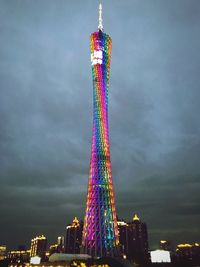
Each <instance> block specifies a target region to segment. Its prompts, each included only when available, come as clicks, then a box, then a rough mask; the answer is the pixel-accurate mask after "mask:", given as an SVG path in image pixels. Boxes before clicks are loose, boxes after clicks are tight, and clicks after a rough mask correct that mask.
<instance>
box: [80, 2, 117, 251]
mask: <svg viewBox="0 0 200 267" xmlns="http://www.w3.org/2000/svg"><path fill="white" fill-rule="evenodd" d="M111 47H112V40H111V38H110V36H109V35H108V34H106V33H104V31H103V25H102V6H101V4H100V6H99V27H98V31H97V32H94V33H92V34H91V36H90V49H91V62H92V78H93V130H92V149H91V160H90V169H89V180H88V192H87V203H86V212H85V218H84V229H83V239H82V247H83V252H84V253H86V254H89V255H92V256H106V255H114V254H117V247H118V244H119V238H118V227H117V218H116V209H115V195H114V188H113V180H112V167H111V160H110V145H109V131H108V90H109V80H110V60H111Z"/></svg>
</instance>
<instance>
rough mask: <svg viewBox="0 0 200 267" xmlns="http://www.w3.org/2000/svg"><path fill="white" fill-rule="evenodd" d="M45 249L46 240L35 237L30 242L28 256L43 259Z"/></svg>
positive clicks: (41, 237)
mask: <svg viewBox="0 0 200 267" xmlns="http://www.w3.org/2000/svg"><path fill="white" fill-rule="evenodd" d="M46 248H47V239H46V237H45V236H44V235H40V236H36V237H35V238H33V239H32V240H31V252H30V256H31V257H35V256H39V257H41V258H42V259H44V258H45V252H46Z"/></svg>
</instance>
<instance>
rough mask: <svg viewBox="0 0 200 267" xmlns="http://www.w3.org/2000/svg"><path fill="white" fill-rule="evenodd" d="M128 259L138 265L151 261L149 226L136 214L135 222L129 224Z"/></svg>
mask: <svg viewBox="0 0 200 267" xmlns="http://www.w3.org/2000/svg"><path fill="white" fill-rule="evenodd" d="M127 258H128V259H129V260H132V261H133V262H135V263H136V264H143V263H147V262H148V261H149V253H148V233H147V226H146V223H144V222H142V221H141V220H140V218H139V217H138V215H137V214H134V216H133V221H132V222H130V223H128V250H127Z"/></svg>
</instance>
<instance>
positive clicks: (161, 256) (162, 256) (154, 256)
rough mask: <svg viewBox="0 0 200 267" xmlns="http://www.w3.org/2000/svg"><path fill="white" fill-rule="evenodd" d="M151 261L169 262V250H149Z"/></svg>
mask: <svg viewBox="0 0 200 267" xmlns="http://www.w3.org/2000/svg"><path fill="white" fill-rule="evenodd" d="M151 262H152V263H159V262H171V257H170V252H169V251H166V250H155V251H151Z"/></svg>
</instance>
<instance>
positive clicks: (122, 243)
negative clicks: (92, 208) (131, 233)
mask: <svg viewBox="0 0 200 267" xmlns="http://www.w3.org/2000/svg"><path fill="white" fill-rule="evenodd" d="M117 226H118V231H119V247H120V252H121V253H120V254H121V255H122V256H123V257H124V258H126V256H127V252H128V224H127V223H126V222H125V221H124V220H117Z"/></svg>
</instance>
